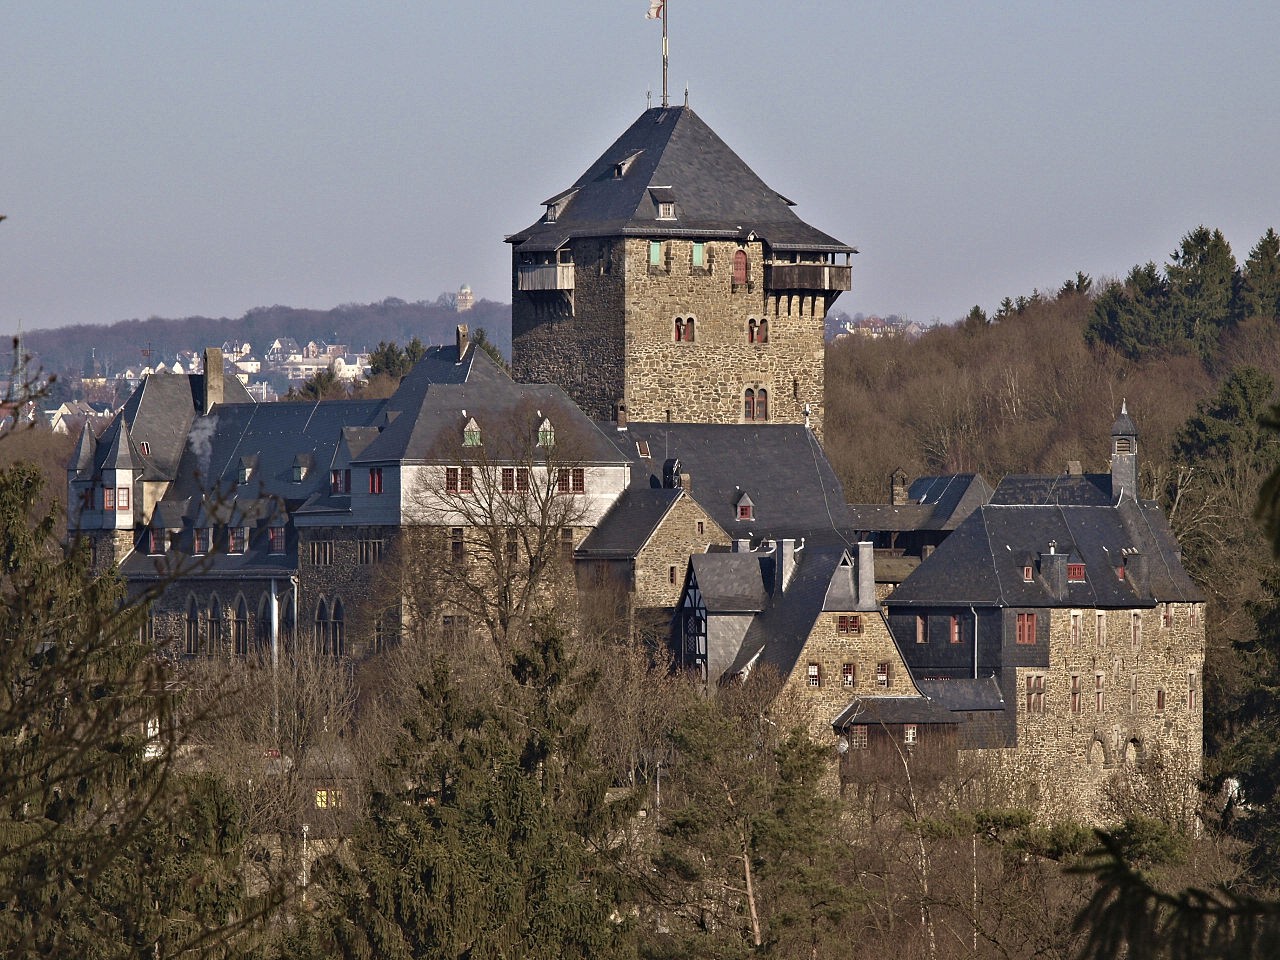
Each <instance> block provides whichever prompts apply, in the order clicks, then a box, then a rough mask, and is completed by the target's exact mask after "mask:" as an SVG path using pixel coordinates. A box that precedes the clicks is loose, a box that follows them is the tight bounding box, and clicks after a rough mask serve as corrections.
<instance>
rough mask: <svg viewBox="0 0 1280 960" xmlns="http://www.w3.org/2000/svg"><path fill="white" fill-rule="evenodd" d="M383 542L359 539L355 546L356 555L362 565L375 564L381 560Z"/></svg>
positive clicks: (375, 539) (373, 538) (371, 538)
mask: <svg viewBox="0 0 1280 960" xmlns="http://www.w3.org/2000/svg"><path fill="white" fill-rule="evenodd" d="M384 542H385V541H383V540H381V539H379V538H376V537H368V538H365V539H361V540H360V541H358V542H357V544H356V553H357V555H358V557H359V560H360V562H361V563H362V564H370V563H377V562H378V561H380V560H381V559H382V550H383V544H384Z"/></svg>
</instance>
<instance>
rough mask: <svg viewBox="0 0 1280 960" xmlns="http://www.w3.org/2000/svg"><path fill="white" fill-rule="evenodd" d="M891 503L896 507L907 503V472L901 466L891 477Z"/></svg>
mask: <svg viewBox="0 0 1280 960" xmlns="http://www.w3.org/2000/svg"><path fill="white" fill-rule="evenodd" d="M889 504H890V506H894V507H901V506H905V505H906V504H907V474H906V471H904V470H903V469H902V468H901V467H899V468H898V469H897V470H895V471H893V476H892V477H891V478H890V479H889Z"/></svg>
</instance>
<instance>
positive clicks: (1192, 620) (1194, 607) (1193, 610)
mask: <svg viewBox="0 0 1280 960" xmlns="http://www.w3.org/2000/svg"><path fill="white" fill-rule="evenodd" d="M1187 623H1188V624H1190V625H1191V626H1193V627H1195V626H1199V624H1200V605H1199V604H1196V603H1189V604H1187Z"/></svg>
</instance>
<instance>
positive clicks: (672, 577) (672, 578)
mask: <svg viewBox="0 0 1280 960" xmlns="http://www.w3.org/2000/svg"><path fill="white" fill-rule="evenodd" d="M667 582H668V583H670V584H671V585H672V586H674V585H675V582H676V566H675V564H674V563H673V564H671V566H669V567H667Z"/></svg>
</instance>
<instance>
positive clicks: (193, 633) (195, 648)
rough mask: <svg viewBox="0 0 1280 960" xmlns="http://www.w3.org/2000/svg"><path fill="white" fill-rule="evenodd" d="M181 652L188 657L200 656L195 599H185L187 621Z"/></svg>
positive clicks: (198, 622) (198, 611) (198, 620)
mask: <svg viewBox="0 0 1280 960" xmlns="http://www.w3.org/2000/svg"><path fill="white" fill-rule="evenodd" d="M184 627H185V630H184V632H183V645H182V652H183V653H185V654H186V655H187V656H188V657H195V656H199V655H200V607H199V606H197V605H196V598H195V597H189V598H188V599H187V620H186V623H185V624H184Z"/></svg>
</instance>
